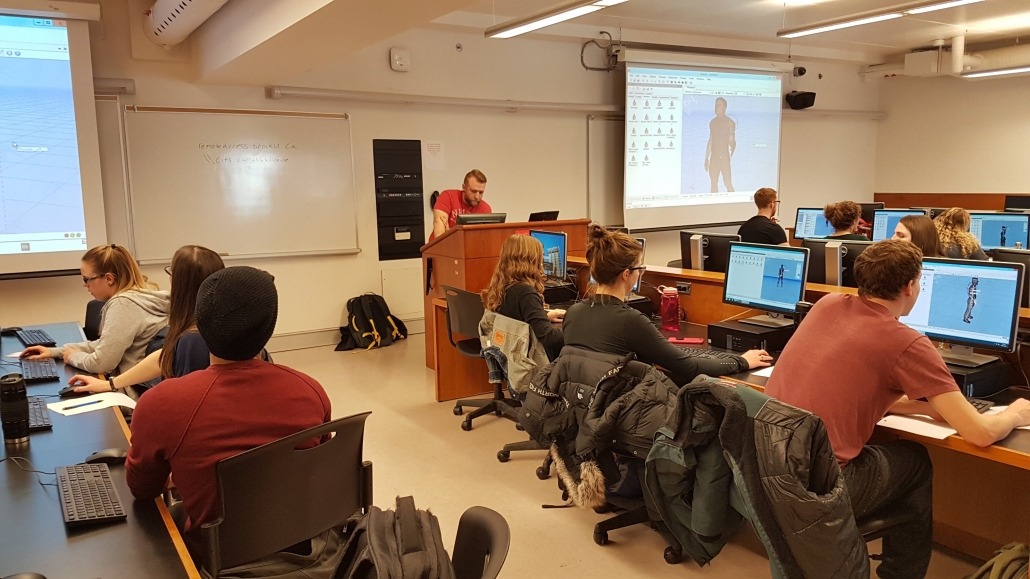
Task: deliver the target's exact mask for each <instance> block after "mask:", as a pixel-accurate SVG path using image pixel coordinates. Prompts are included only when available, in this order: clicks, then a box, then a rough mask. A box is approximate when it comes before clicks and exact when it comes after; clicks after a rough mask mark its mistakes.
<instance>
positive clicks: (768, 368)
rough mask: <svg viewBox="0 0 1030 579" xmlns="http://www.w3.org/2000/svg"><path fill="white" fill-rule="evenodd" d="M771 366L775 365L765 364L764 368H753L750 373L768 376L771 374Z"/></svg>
mask: <svg viewBox="0 0 1030 579" xmlns="http://www.w3.org/2000/svg"><path fill="white" fill-rule="evenodd" d="M773 368H775V366H766V367H765V368H762V369H761V370H755V371H754V372H752V373H751V375H752V376H762V377H763V378H768V377H770V376H772V371H773Z"/></svg>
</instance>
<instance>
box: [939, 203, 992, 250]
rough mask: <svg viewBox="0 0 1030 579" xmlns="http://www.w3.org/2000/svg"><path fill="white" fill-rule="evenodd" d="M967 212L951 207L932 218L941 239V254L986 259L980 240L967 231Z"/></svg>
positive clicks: (968, 221)
mask: <svg viewBox="0 0 1030 579" xmlns="http://www.w3.org/2000/svg"><path fill="white" fill-rule="evenodd" d="M969 223H970V217H969V212H968V211H966V210H965V209H963V208H961V207H952V208H951V209H948V210H947V211H945V212H944V213H941V214H940V215H938V216H937V218H936V219H934V220H933V224H934V226H936V227H937V236H938V237H939V238H940V240H941V255H943V256H944V257H954V258H959V259H987V254H986V253H984V250H983V248H981V247H980V242H979V241H977V240H976V237H974V236H973V234H972V233H970V232H969Z"/></svg>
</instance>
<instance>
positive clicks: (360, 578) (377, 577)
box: [334, 497, 454, 579]
mask: <svg viewBox="0 0 1030 579" xmlns="http://www.w3.org/2000/svg"><path fill="white" fill-rule="evenodd" d="M347 537H348V539H347V544H346V545H345V546H344V553H343V559H342V560H341V562H340V566H339V567H338V568H337V573H336V575H335V576H334V578H335V579H454V568H453V567H452V566H451V558H450V557H449V556H448V555H447V550H446V549H444V546H443V540H442V538H441V536H440V523H439V521H438V520H437V519H436V516H435V515H434V514H433V513H430V512H429V511H421V510H418V509H416V508H415V500H414V499H413V498H411V497H397V510H396V511H391V510H386V511H384V510H382V509H380V508H379V507H371V508H369V510H368V513H367V514H365V515H362V516H355V517H353V518H351V519H350V520H349V521H348V522H347Z"/></svg>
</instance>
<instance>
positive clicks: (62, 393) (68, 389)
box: [57, 386, 92, 398]
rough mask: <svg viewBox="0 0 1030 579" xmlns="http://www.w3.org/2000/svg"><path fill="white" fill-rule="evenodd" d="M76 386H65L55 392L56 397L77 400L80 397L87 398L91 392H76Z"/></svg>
mask: <svg viewBox="0 0 1030 579" xmlns="http://www.w3.org/2000/svg"><path fill="white" fill-rule="evenodd" d="M76 388H78V386H65V387H64V388H61V389H60V390H58V391H57V395H58V396H59V397H61V398H79V397H81V396H89V395H90V394H92V392H76V391H75V389H76Z"/></svg>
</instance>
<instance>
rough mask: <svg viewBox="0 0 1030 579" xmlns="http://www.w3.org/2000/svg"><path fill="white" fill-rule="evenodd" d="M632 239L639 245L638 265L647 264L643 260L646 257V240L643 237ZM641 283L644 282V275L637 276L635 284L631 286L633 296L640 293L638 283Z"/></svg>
mask: <svg viewBox="0 0 1030 579" xmlns="http://www.w3.org/2000/svg"><path fill="white" fill-rule="evenodd" d="M633 239H636V240H637V243H639V244H640V249H641V251H640V263H647V260H646V259H645V256H646V255H647V240H646V239H644V238H643V237H634V238H633ZM642 281H644V275H643V274H641V275H639V276H637V283H635V284H633V290H632V292H633V293H634V294H639V293H640V282H642Z"/></svg>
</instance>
